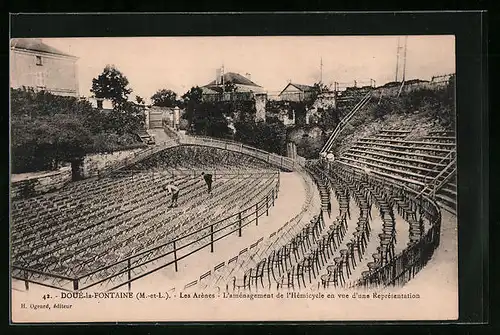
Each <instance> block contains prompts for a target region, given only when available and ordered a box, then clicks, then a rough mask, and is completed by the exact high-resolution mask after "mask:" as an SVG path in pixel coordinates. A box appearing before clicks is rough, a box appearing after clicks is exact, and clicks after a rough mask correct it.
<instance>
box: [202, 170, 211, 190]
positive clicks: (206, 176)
mask: <svg viewBox="0 0 500 335" xmlns="http://www.w3.org/2000/svg"><path fill="white" fill-rule="evenodd" d="M201 175H202V176H203V179H205V183H206V184H207V187H208V194H212V175H211V174H210V173H205V172H202V173H201Z"/></svg>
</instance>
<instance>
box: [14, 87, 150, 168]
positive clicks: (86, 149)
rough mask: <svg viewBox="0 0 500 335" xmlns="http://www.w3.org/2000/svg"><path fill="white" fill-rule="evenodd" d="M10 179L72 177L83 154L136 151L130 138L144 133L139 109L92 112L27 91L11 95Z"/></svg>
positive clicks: (82, 104)
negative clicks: (65, 172) (46, 174)
mask: <svg viewBox="0 0 500 335" xmlns="http://www.w3.org/2000/svg"><path fill="white" fill-rule="evenodd" d="M11 116H12V117H11V134H12V137H11V148H12V173H24V172H35V171H43V170H55V169H57V168H59V167H60V166H61V165H62V164H64V163H71V164H72V165H75V166H73V171H78V166H77V165H79V164H81V163H82V162H83V158H84V156H85V155H86V154H87V153H95V152H112V151H115V150H121V149H124V148H129V147H133V146H137V145H138V144H139V141H138V139H136V138H135V137H134V136H132V134H131V133H133V132H134V131H137V130H138V129H139V128H140V127H143V125H144V122H145V116H144V113H143V111H142V109H140V108H138V107H136V106H135V105H134V104H131V103H128V102H125V103H122V104H117V105H116V106H115V110H114V111H113V112H106V111H101V110H97V109H93V108H92V106H91V104H90V103H89V102H88V101H86V100H81V99H77V98H74V97H62V96H57V95H53V94H51V93H48V92H44V91H41V92H35V91H33V90H32V89H11Z"/></svg>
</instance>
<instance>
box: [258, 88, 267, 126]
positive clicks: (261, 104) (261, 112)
mask: <svg viewBox="0 0 500 335" xmlns="http://www.w3.org/2000/svg"><path fill="white" fill-rule="evenodd" d="M266 103H267V95H265V94H256V95H255V119H256V120H265V119H266Z"/></svg>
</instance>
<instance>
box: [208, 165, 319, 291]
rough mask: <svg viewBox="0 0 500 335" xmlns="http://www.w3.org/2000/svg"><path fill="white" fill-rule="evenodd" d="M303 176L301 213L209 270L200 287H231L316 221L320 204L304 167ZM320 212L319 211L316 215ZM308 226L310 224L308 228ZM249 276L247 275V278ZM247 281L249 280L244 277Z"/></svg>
mask: <svg viewBox="0 0 500 335" xmlns="http://www.w3.org/2000/svg"><path fill="white" fill-rule="evenodd" d="M300 173H301V175H302V176H303V177H304V178H303V179H302V180H301V181H302V182H303V185H304V190H305V202H304V204H303V205H302V208H301V210H300V212H299V213H297V214H296V215H295V216H294V217H293V218H291V219H290V220H288V221H287V222H285V223H284V224H282V225H280V226H279V228H278V229H277V230H276V231H274V232H273V233H271V234H270V235H269V237H268V238H266V239H264V238H263V237H261V239H259V240H258V241H260V240H262V241H261V242H256V243H254V244H252V245H251V247H250V248H247V249H246V250H245V249H244V250H242V251H247V252H243V253H241V252H240V254H239V255H236V256H235V257H232V258H231V259H230V260H229V261H228V262H223V265H221V266H218V267H217V269H215V268H214V271H213V272H212V271H211V272H210V275H209V276H205V277H204V278H203V282H200V283H198V285H199V286H200V287H201V288H209V287H210V288H213V287H223V286H225V287H226V288H229V286H233V285H234V284H235V281H234V278H235V277H240V276H243V275H244V273H246V272H247V271H248V269H249V268H250V267H252V266H255V265H257V263H258V260H261V259H267V258H268V257H269V256H270V255H271V254H272V253H273V252H274V251H275V250H277V249H280V248H282V247H284V246H285V245H287V244H289V243H290V241H292V240H293V239H294V238H295V237H296V236H297V235H298V234H300V233H302V231H303V229H304V228H305V226H310V224H311V220H312V221H313V222H315V219H314V218H313V215H312V213H317V211H319V210H320V207H318V206H316V202H315V201H314V200H316V198H315V192H314V187H315V184H314V182H313V180H312V178H311V176H310V175H309V174H308V173H306V172H305V171H301V172H300ZM317 218H318V216H317V215H316V219H317ZM308 229H309V228H308ZM247 279H248V278H247ZM245 283H247V281H245Z"/></svg>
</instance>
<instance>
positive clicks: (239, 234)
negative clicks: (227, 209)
mask: <svg viewBox="0 0 500 335" xmlns="http://www.w3.org/2000/svg"><path fill="white" fill-rule="evenodd" d="M238 236H239V237H241V212H239V213H238Z"/></svg>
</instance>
